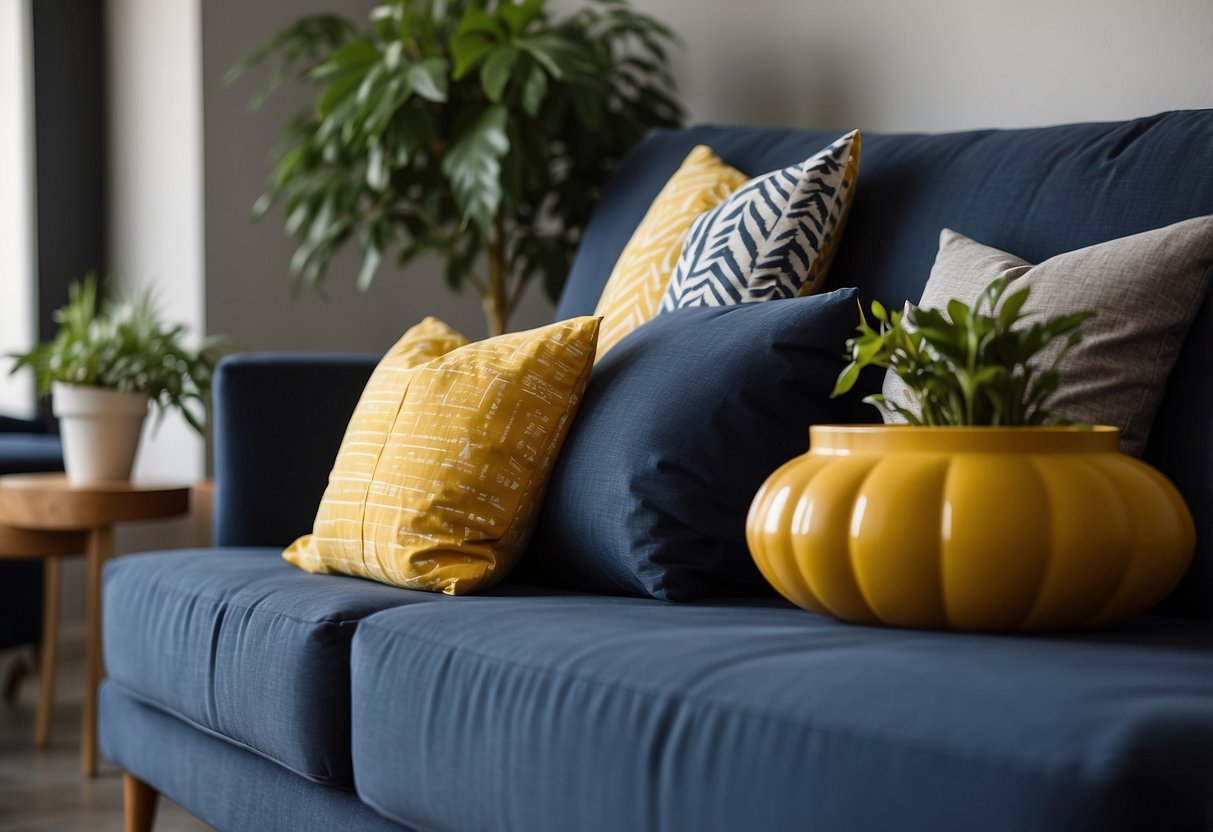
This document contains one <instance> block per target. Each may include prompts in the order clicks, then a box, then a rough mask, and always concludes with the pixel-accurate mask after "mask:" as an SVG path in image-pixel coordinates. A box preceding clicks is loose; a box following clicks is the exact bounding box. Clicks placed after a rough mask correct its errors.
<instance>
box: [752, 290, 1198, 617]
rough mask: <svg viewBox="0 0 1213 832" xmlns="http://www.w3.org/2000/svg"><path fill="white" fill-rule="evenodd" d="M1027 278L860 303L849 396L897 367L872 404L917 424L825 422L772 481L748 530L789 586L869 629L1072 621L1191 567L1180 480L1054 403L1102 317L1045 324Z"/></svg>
mask: <svg viewBox="0 0 1213 832" xmlns="http://www.w3.org/2000/svg"><path fill="white" fill-rule="evenodd" d="M1013 290H1014V282H1013V281H1011V280H1009V279H1008V277H1007V276H1005V275H1004V276H1002V277H1000V278H998V279H996V280H995V281H994V282H993V283H991V284H990V285H989V286H988V287H987V288H986V289H985V290H984V291H983V292H982V293H981V295H980V296H979V298H978V300H977V301H976V302H975V303H974V305H973V306H972V307H969V306H967V305H965V304H964V303H962V302H960V301H958V300H953V301H951V302H950V303H948V304H947V307H946V309H945V310H938V309H915V308H911V309H910V310H909V311H908V312H905V313H901V312H889V311H887V310H885V309H884V308H883V307H882V306H881V305H880V304H878V303H874V304H873V305H872V315H873V317H874V318H875V319H876V321H877V326H876V327H875V328H873V327H872V326H870V325H869V324H868V322H867V321H866V320H864V319H863V316H862V315H861V316H860V318H861V320H860V325H859V334H858V335H857V336H856V337H854V338H851V339H850V340H849V341H848V342H847V356H848V358H849V359H850V361H849V363H848V364H847V366H846V367H845V369H844V370H843V371H842V374H841V376H840V377H839V379H838V383H837V386H836V388H835V395H841V394H842V393H845V392H846V391H849V390H850V389H851V388H852V387H853V386H854V384H855V382H856V380H857V378H858V376H859V372H860V370H861V369H862V368H864V367H868V366H876V367H885V368H890V369H891V370H892V372H893V373H895V374H896V376H897V377H898V378H899V379H901V380H902V381H903V382H904V384H905V387H906V390H907V393H906V402H905V403H900V402H897V401H892V400H888V399H886V398H885V397H882V396H871V397H869V398H868V399H865V401H868V402H870V403H872V404H874V405H876V406H877V407H879V408H881V409H882V410H883V411H885V412H890V413H895V414H898V415H899V416H901V417H902V418H904V419H905V420H906V421H907V422H908V423H909V424H905V425H819V426H813V427H811V428H810V431H809V436H810V445H811V447H810V450H809V452H808V453H806V454H804V455H803V456H800V457H797V458H796V459H793V460H791V461H790V462H788V463H786V464H785V465H784V466H783V467H781V468H780V469H779V470H777V471H776V472H775V473H774V474H772V475H771V477H770V478H769V479H768V480H767V481H766V483H764V485H763V486H762V488H761V489H760V490H759V492H758V494H757V496H756V497H755V499H754V502H753V504H752V505H751V507H750V514H749V517H748V519H747V525H746V537H747V541H748V543H749V547H750V552H751V553H752V554H753V556H754V560H755V562H756V563H757V564H758V566H759V569H761V570H762V572H763V574H764V575H765V576H766V577H767V579H768V580H769V581H770V582H771V584H772V585H773V586H774V587H775V588H776V589H777V590H778V591H779V592H780V593H781V594H783V595H784V596H785V597H786V598H788V599H789V600H791V601H793V602H794V603H796V604H798V605H800V606H802V607H804V608H806V609H809V610H813V611H815V612H819V613H823V614H829V615H834V616H836V617H839V618H843V619H846V620H849V621H855V622H860V623H867V624H877V623H883V624H890V625H896V626H904V627H925V628H934V629H960V630H985V631H1007V630H1032V631H1039V630H1068V629H1086V628H1093V627H1101V626H1107V625H1110V624H1113V623H1116V622H1117V621H1120V620H1121V619H1124V618H1127V617H1129V616H1131V615H1135V614H1137V613H1140V612H1144V611H1146V610H1147V609H1149V608H1150V607H1152V606H1153V605H1154V604H1156V603H1158V601H1160V600H1161V599H1162V598H1163V597H1164V596H1165V595H1166V594H1167V592H1169V591H1170V589H1171V588H1172V587H1173V586H1174V585H1175V584H1176V583H1177V582H1178V581H1179V579H1180V578H1181V577H1182V576H1183V573H1184V570H1185V569H1186V568H1187V565H1188V563H1189V561H1190V560H1191V557H1192V551H1193V548H1194V546H1195V527H1194V525H1193V522H1192V516H1191V514H1190V513H1189V512H1188V509H1187V506H1186V505H1185V504H1184V501H1183V498H1182V497H1181V496H1180V495H1179V492H1178V491H1176V489H1175V488H1174V487H1173V486H1172V485H1171V484H1170V483H1169V482H1167V481H1166V479H1164V478H1163V477H1162V475H1161V474H1159V473H1158V472H1157V471H1155V470H1154V469H1153V468H1151V467H1150V466H1148V465H1146V464H1145V463H1144V462H1141V461H1140V460H1138V459H1134V458H1132V457H1129V456H1126V455H1125V454H1123V453H1120V450H1119V447H1118V438H1119V431H1118V430H1117V429H1116V428H1114V427H1107V426H1089V425H1074V424H1070V423H1069V421H1068V420H1067V419H1066V418H1065V417H1064V416H1063V415H1061V414H1058V413H1056V412H1054V411H1053V410H1052V409H1051V408H1050V407H1049V403H1050V398H1051V397H1052V396H1053V394H1054V393H1055V392H1056V391H1057V390H1058V389H1060V387H1061V385H1062V384H1063V381H1064V380H1063V379H1062V378H1061V376H1060V373H1059V370H1058V366H1059V362H1060V361H1061V357H1062V356H1064V355H1065V354H1066V353H1067V351H1068V350H1070V349H1072V348H1073V347H1074V346H1076V345H1077V344H1079V343H1080V341H1081V332H1080V328H1081V326H1082V324H1083V322H1084V321H1085V320H1086V319H1087V318H1089V317H1090V316H1091V313H1090V312H1074V313H1070V314H1064V315H1059V316H1057V317H1053V318H1048V319H1044V320H1034V319H1032V316H1031V315H1030V314H1029V313H1025V312H1024V307H1025V303H1026V301H1027V300H1028V297H1029V290H1028V289H1027V288H1024V289H1020V290H1018V291H1013ZM1050 347H1051V348H1052V350H1053V352H1052V355H1051V356H1050V352H1049V350H1050ZM886 390H888V387H886ZM1147 542H1148V543H1147Z"/></svg>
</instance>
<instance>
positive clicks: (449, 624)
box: [351, 597, 1213, 832]
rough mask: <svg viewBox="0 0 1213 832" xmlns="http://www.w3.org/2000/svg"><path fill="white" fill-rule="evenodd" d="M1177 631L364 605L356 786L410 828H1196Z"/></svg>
mask: <svg viewBox="0 0 1213 832" xmlns="http://www.w3.org/2000/svg"><path fill="white" fill-rule="evenodd" d="M1211 660H1213V652H1211V650H1210V646H1209V636H1208V631H1207V629H1204V628H1202V627H1201V626H1198V625H1196V624H1193V623H1192V622H1176V621H1172V620H1168V619H1157V618H1154V619H1150V618H1142V619H1137V620H1135V621H1133V622H1130V623H1129V624H1126V625H1124V626H1123V627H1122V628H1121V629H1119V630H1116V631H1111V632H1106V633H1093V634H1086V635H1078V636H1066V637H1030V638H1029V637H1014V636H991V635H960V634H950V633H934V632H921V631H907V630H892V629H883V628H872V627H859V626H853V625H847V624H840V623H837V622H834V621H831V620H827V619H825V618H821V617H818V616H815V615H813V614H810V613H806V612H802V611H800V610H796V609H792V608H790V607H788V606H786V605H784V604H783V603H782V602H779V601H775V600H770V601H764V600H758V599H750V600H745V601H737V602H730V603H704V604H696V605H672V604H666V603H662V602H658V601H653V600H647V599H630V598H609V597H587V598H572V597H563V598H561V597H555V598H531V599H483V600H482V601H481V603H478V604H477V605H475V606H474V607H464V608H461V609H456V608H455V607H453V606H451V605H446V604H443V605H434V604H431V605H425V606H420V605H413V606H410V607H405V608H400V609H394V610H390V611H387V612H383V613H379V614H377V615H374V616H371V617H370V618H368V619H366V620H364V621H363V622H362V623H361V624H360V625H359V627H358V631H357V632H356V634H355V636H354V644H353V653H352V665H351V668H352V685H353V703H352V705H353V711H352V714H353V759H354V770H355V773H356V780H357V789H358V793H359V795H360V796H361V797H362V798H363V800H365V801H367V802H368V803H369V804H371V805H372V806H374V807H375V808H377V809H378V810H379V811H380V812H382V813H383V814H385V815H386V816H388V817H390V818H392V819H394V820H396V821H399V822H402V823H406V824H410V825H415V826H417V827H419V828H423V829H433V830H462V832H475V831H476V830H486V832H488V831H489V830H491V831H492V832H509V830H519V831H520V832H522V831H523V830H525V832H544V830H553V832H555V830H561V831H563V830H569V829H576V830H579V832H594V831H595V830H604V831H605V830H620V829H627V830H657V829H660V830H665V831H666V832H670V831H671V830H696V832H705V831H706V830H738V829H762V830H764V831H765V832H770V831H771V830H785V829H786V830H793V829H795V830H804V829H899V830H932V832H944V831H946V830H972V829H984V830H1002V829H1005V830H1022V829H1032V830H1038V832H1048V831H1049V830H1058V832H1060V831H1061V830H1065V832H1075V831H1076V830H1104V832H1108V831H1109V830H1112V831H1114V830H1122V829H1144V828H1152V829H1177V830H1178V829H1203V828H1207V824H1208V823H1209V822H1210V820H1213V817H1211V816H1210V804H1209V800H1208V796H1209V794H1210V793H1213V792H1211V790H1213V769H1211V768H1210V767H1209V766H1208V760H1209V759H1210V756H1209V755H1210V754H1211V753H1213V673H1211V672H1210V667H1213V665H1211V663H1210V662H1211Z"/></svg>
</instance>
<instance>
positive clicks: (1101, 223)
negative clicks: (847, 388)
mask: <svg viewBox="0 0 1213 832" xmlns="http://www.w3.org/2000/svg"><path fill="white" fill-rule="evenodd" d="M860 126H861V127H862V125H860ZM836 135H837V131H820V130H818V131H806V130H790V129H770V128H754V127H715V126H702V127H694V128H689V129H686V130H667V131H659V132H656V133H654V134H653V135H651V136H650V137H649V138H648V139H646V140H645V141H644V142H643V143H642V144H641V145H639V146H638V147H637V148H636V149H635V150H634V151H633V152H632V153H631V154H630V155H629V156H628V158H627V159H626V160H625V161H624V163H623V164H622V165H621V166H620V170H619V172H618V174H617V175H616V178H615V181H614V183H613V185H612V186H611V188H610V190H609V191H608V192H607V194H606V195H605V196H604V197H603V200H602V202H601V203H600V205H599V207H598V210H597V211H596V213H595V215H594V218H593V220H592V222H591V223H590V226H589V228H587V230H586V234H585V237H584V239H583V241H582V244H581V248H580V250H579V251H578V255H577V258H576V260H575V261H574V264H573V268H572V271H571V272H570V275H569V280H568V284H567V285H566V287H565V291H564V294H563V296H562V297H561V300H560V303H559V305H558V308H557V316H558V317H569V316H572V315H583V314H589V313H590V312H592V311H593V309H594V305H595V303H596V302H597V300H598V295H599V293H600V292H601V291H602V286H603V285H604V284H605V282H606V279H607V276H608V275H609V274H610V271H611V268H612V266H613V265H614V263H615V259H616V258H617V257H618V255H619V252H620V250H621V249H622V248H623V246H624V244H626V243H627V241H628V238H629V237H630V236H631V234H632V231H633V230H634V229H635V227H636V225H637V224H638V223H639V222H640V219H641V217H642V216H643V215H644V213H645V211H646V210H647V208H648V205H649V203H650V202H651V201H652V199H653V197H654V196H655V195H656V193H657V191H658V190H660V188H661V186H662V185H663V184H664V183H665V181H666V180H667V179H669V177H670V175H671V174H672V173H673V171H674V170H675V169H676V168H677V167H678V165H679V164H680V163H681V162H682V160H683V159H684V158H685V157H686V155H687V153H688V152H690V150H691V148H692V147H694V146H695V145H697V144H706V145H708V146H709V147H711V148H712V149H713V150H714V151H716V153H717V154H719V155H720V157H721V158H722V159H723V160H724V161H725V162H727V163H729V164H730V165H733V166H734V167H736V168H738V169H739V170H742V171H744V172H746V173H748V174H751V175H756V174H761V173H764V172H767V171H770V170H775V169H777V168H781V167H786V166H788V165H790V164H792V163H794V162H796V161H797V160H798V159H802V158H804V156H805V155H806V154H807V153H808V152H810V151H811V150H812V149H813V148H815V147H821V146H823V145H824V144H825V143H828V142H829V141H830V140H831V139H833V138H834V137H836ZM1210 213H1213V110H1195V111H1182V112H1172V113H1163V114H1160V115H1156V116H1151V117H1148V118H1142V119H1137V120H1134V121H1127V122H1118V123H1094V124H1073V125H1062V126H1058V127H1043V128H1031V129H1021V130H978V131H970V132H961V133H945V134H939V135H924V134H900V135H898V134H873V133H868V132H866V131H865V133H864V148H863V161H862V164H861V165H860V171H859V180H858V183H857V189H856V196H855V203H854V206H853V208H852V213H851V218H850V222H849V224H848V227H847V230H846V232H845V234H844V235H843V239H842V243H841V245H840V247H839V250H838V253H837V257H836V259H835V261H834V265H833V267H832V270H831V273H830V275H829V278H828V280H827V283H826V286H825V287H824V288H825V289H826V290H830V289H835V288H838V287H843V286H856V287H858V288H859V289H860V293H861V296H862V297H863V298H865V301H866V300H870V299H878V300H880V301H881V302H883V303H885V304H886V305H891V306H900V305H901V304H903V303H904V302H905V301H906V300H915V301H916V300H917V299H918V298H919V297H920V296H921V294H922V289H923V286H924V284H925V283H926V280H927V276H928V275H929V274H930V270H931V264H932V263H933V262H934V259H935V254H936V251H937V248H938V241H939V233H940V231H941V230H942V229H943V228H945V227H947V228H952V229H955V230H956V231H959V232H960V233H962V234H964V235H966V236H968V237H970V238H972V239H975V240H980V241H981V242H983V243H985V244H986V245H990V246H994V247H995V248H999V249H1002V250H1004V251H1013V252H1015V254H1017V255H1018V256H1020V257H1023V258H1024V259H1025V260H1028V261H1029V262H1034V263H1039V262H1042V261H1044V260H1047V259H1048V258H1050V257H1053V256H1055V255H1057V254H1060V253H1062V252H1066V251H1071V250H1073V249H1077V248H1082V247H1084V246H1089V245H1094V244H1095V243H1100V242H1104V241H1107V240H1112V239H1115V238H1117V237H1124V236H1128V235H1130V234H1135V233H1138V232H1141V231H1147V230H1149V229H1152V228H1159V227H1161V226H1164V225H1169V224H1171V223H1175V222H1179V221H1180V220H1184V219H1189V218H1191V217H1196V216H1201V215H1203V214H1210ZM1143 279H1146V280H1148V279H1149V275H1143ZM840 347H841V345H840ZM1211 356H1213V292H1211V293H1209V295H1207V296H1206V297H1205V299H1204V301H1203V303H1202V305H1201V308H1200V310H1199V311H1198V312H1197V314H1196V317H1195V320H1194V321H1193V324H1192V328H1191V330H1190V331H1189V333H1188V337H1187V340H1186V342H1185V345H1184V348H1183V350H1182V352H1181V354H1180V357H1179V360H1178V362H1177V364H1176V366H1175V369H1174V370H1173V371H1172V374H1171V379H1170V381H1169V383H1168V386H1167V392H1166V395H1165V396H1164V398H1163V401H1162V405H1161V407H1160V409H1159V412H1158V415H1157V417H1156V419H1155V423H1154V428H1153V432H1152V434H1151V437H1150V441H1149V444H1148V446H1147V449H1146V453H1145V459H1146V461H1148V462H1150V463H1151V464H1153V465H1155V466H1157V467H1158V468H1159V469H1160V470H1161V471H1162V472H1163V473H1164V474H1165V475H1166V476H1168V477H1169V478H1170V479H1171V480H1172V481H1173V482H1174V483H1175V484H1176V485H1177V486H1178V487H1179V489H1180V491H1181V492H1182V493H1183V495H1184V497H1185V498H1186V499H1187V501H1188V506H1189V508H1191V510H1192V514H1193V516H1194V517H1195V518H1196V519H1197V552H1196V558H1195V560H1194V562H1193V565H1192V568H1191V569H1190V570H1189V573H1188V575H1187V576H1186V577H1185V579H1184V581H1183V582H1182V583H1181V584H1180V586H1179V587H1178V588H1177V589H1176V590H1175V592H1173V593H1172V595H1171V596H1170V598H1168V599H1167V601H1165V602H1164V603H1163V605H1162V606H1161V607H1160V609H1159V611H1160V612H1167V613H1171V614H1177V615H1186V616H1192V617H1201V618H1213V540H1211V539H1210V537H1211V536H1213V534H1211V532H1213V530H1211V529H1210V528H1209V518H1210V517H1213V383H1210V371H1209V362H1210V357H1211ZM881 378H882V376H881V374H871V375H869V376H868V377H867V378H865V379H864V381H863V382H861V384H860V385H858V386H857V390H856V393H857V395H856V396H855V401H856V402H858V401H859V399H860V398H862V396H863V395H866V394H867V393H869V392H873V391H874V390H875V389H876V388H877V387H878V386H879V384H880V381H881ZM855 418H856V419H857V420H859V421H875V420H876V419H877V418H878V417H877V414H876V412H875V411H874V410H872V409H871V408H870V407H868V406H866V405H857V407H856V411H855Z"/></svg>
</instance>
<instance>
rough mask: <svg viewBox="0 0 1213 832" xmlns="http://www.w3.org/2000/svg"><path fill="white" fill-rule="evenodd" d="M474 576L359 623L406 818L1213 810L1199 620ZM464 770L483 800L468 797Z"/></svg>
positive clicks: (1166, 824) (1177, 821)
mask: <svg viewBox="0 0 1213 832" xmlns="http://www.w3.org/2000/svg"><path fill="white" fill-rule="evenodd" d="M771 305H772V306H777V305H779V304H771ZM469 600H470V601H471V602H472V603H469V604H466V605H462V606H460V608H458V609H456V608H455V607H454V606H453V605H450V604H443V605H435V604H428V605H423V606H412V607H406V608H401V609H394V610H388V611H386V612H383V613H380V614H378V615H374V616H371V617H369V618H367V619H365V620H364V621H362V623H361V624H360V625H359V627H358V631H357V633H356V634H355V636H354V644H353V651H352V659H351V661H352V665H351V678H352V687H353V692H354V694H353V696H354V698H353V712H352V713H353V738H352V742H353V759H354V771H355V775H356V776H355V780H356V783H357V789H358V794H359V795H360V796H361V797H362V798H363V799H364V800H365V801H366V802H368V803H369V804H370V805H372V806H374V807H375V808H377V809H378V810H379V811H381V812H383V813H384V814H385V815H387V816H388V817H390V818H393V819H394V820H397V821H399V822H401V823H409V824H413V825H415V826H417V827H420V828H423V829H459V830H495V832H565V830H570V829H576V830H579V832H614V830H621V829H627V830H635V832H647V831H648V830H662V832H684V830H685V832H692V830H693V832H715V830H721V832H724V831H725V830H728V831H729V832H732V830H740V829H761V830H764V831H766V832H780V830H804V829H840V830H842V829H909V830H932V832H952V831H953V830H956V832H962V831H963V832H970V830H974V829H982V830H1007V832H1010V830H1029V829H1030V830H1038V831H1039V832H1075V830H1091V831H1092V832H1094V830H1100V832H1127V830H1141V829H1175V830H1180V829H1183V830H1197V829H1204V828H1207V825H1208V822H1209V820H1210V815H1209V812H1210V806H1209V802H1208V796H1209V794H1210V793H1211V792H1213V768H1210V766H1209V765H1208V759H1209V754H1210V753H1213V709H1211V708H1210V703H1213V674H1210V673H1209V672H1208V668H1209V662H1210V658H1211V653H1210V649H1209V643H1208V631H1207V629H1206V628H1204V627H1202V626H1201V625H1199V624H1193V623H1192V622H1176V621H1175V620H1170V621H1168V620H1165V619H1153V620H1152V619H1148V618H1147V619H1138V620H1137V621H1135V622H1133V623H1132V624H1131V625H1127V626H1126V627H1124V628H1121V629H1119V630H1117V631H1113V632H1108V633H1095V634H1082V635H1074V636H1067V637H1065V638H1048V639H1044V638H1039V637H1009V636H988V635H964V634H956V633H934V632H923V631H909V630H893V629H886V628H879V627H860V626H854V625H847V624H841V623H838V622H834V621H832V620H830V619H826V618H823V617H820V616H816V615H813V614H810V613H805V612H803V611H800V610H797V609H793V608H790V607H789V606H788V605H786V604H784V603H783V602H780V601H776V600H774V599H772V600H757V599H754V600H749V601H740V600H734V601H729V602H722V603H710V604H694V605H672V604H655V603H653V602H651V601H646V600H643V599H626V598H611V597H606V596H599V597H585V598H564V597H551V598H517V599H479V598H476V599H469ZM469 714H475V719H469ZM385 726H389V727H385ZM486 726H491V730H488V729H486ZM452 783H458V784H462V785H463V786H464V787H465V788H474V790H475V799H465V800H458V799H452V797H451V784H452Z"/></svg>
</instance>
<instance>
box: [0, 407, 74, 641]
mask: <svg viewBox="0 0 1213 832" xmlns="http://www.w3.org/2000/svg"><path fill="white" fill-rule="evenodd" d="M35 428H37V425H36V424H35V423H33V422H30V421H27V420H24V419H13V418H10V417H5V416H0V475H3V474H28V473H34V472H42V471H62V470H63V454H62V452H61V450H60V447H59V437H57V436H50V435H47V434H41V433H30V432H29V431H31V430H34V429H35ZM41 635H42V560H41V559H37V560H28V561H26V560H0V647H10V646H14V645H18V644H33V643H36V642H37V641H38V639H39V638H40V637H41Z"/></svg>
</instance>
